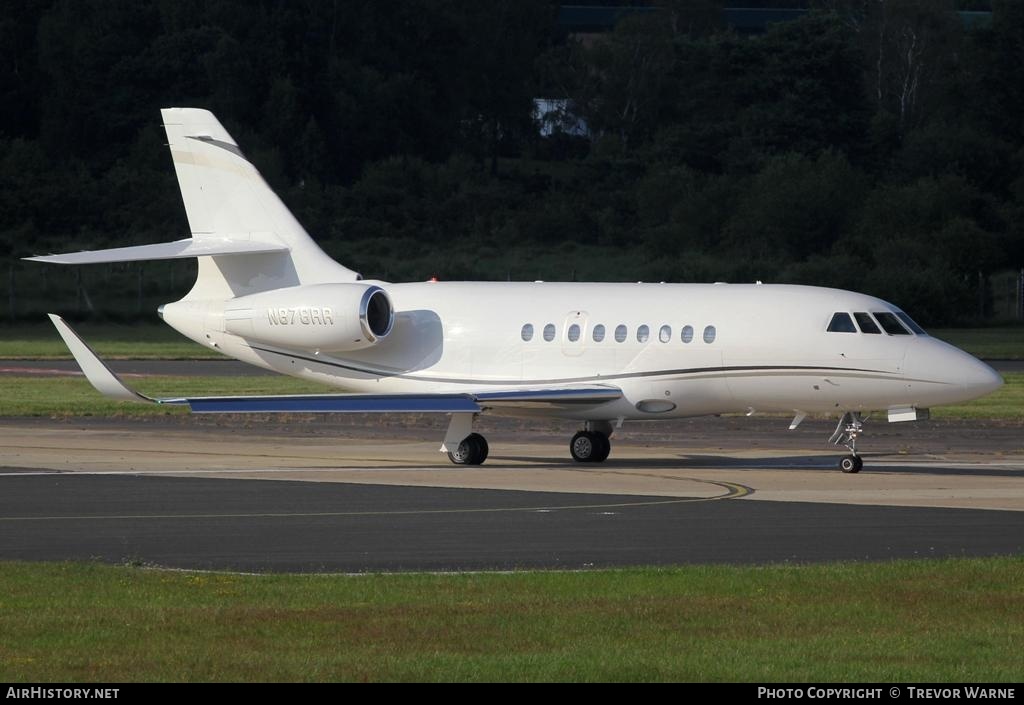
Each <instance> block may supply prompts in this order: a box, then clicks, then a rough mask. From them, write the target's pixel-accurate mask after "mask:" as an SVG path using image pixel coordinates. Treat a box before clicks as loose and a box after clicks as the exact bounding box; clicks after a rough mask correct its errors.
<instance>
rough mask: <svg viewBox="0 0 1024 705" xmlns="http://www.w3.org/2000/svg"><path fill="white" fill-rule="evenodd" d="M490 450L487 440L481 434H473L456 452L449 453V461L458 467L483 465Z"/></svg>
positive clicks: (464, 440) (460, 444)
mask: <svg viewBox="0 0 1024 705" xmlns="http://www.w3.org/2000/svg"><path fill="white" fill-rule="evenodd" d="M489 450H490V449H489V448H488V447H487V439H486V438H484V437H483V436H481V435H480V434H479V433H471V434H469V435H468V436H466V437H465V438H463V439H462V442H461V443H459V445H458V447H457V448H456V449H455V450H453V451H448V459H449V460H451V461H452V462H453V463H455V464H456V465H481V464H482V463H483V462H484V461H485V460H487V453H488V452H489Z"/></svg>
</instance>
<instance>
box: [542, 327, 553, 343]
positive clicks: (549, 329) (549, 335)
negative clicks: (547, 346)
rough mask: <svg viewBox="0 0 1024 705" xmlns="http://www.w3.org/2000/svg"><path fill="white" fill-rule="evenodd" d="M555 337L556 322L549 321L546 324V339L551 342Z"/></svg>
mask: <svg viewBox="0 0 1024 705" xmlns="http://www.w3.org/2000/svg"><path fill="white" fill-rule="evenodd" d="M554 339H555V324H554V323H548V324H547V325H546V326H544V340H546V341H548V342H549V343H550V342H551V341H552V340H554Z"/></svg>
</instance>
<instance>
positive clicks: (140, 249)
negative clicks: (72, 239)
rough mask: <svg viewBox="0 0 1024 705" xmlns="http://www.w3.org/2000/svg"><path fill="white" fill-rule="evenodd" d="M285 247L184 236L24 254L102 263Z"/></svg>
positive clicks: (40, 258) (41, 259) (62, 261)
mask: <svg viewBox="0 0 1024 705" xmlns="http://www.w3.org/2000/svg"><path fill="white" fill-rule="evenodd" d="M287 251H288V247H287V246H285V245H282V244H280V243H275V242H259V241H256V240H240V239H236V238H226V237H220V238H204V239H202V240H193V239H192V238H186V239H184V240H176V241H174V242H162V243H159V244H156V245H136V246H134V247H115V248H113V249H109V250H88V251H83V252H68V253H66V254H61V255H40V256H36V257H26V258H25V259H27V260H30V261H32V262H49V263H51V264H104V263H109V262H139V261H142V260H160V259H185V258H188V257H207V256H211V255H256V254H265V253H268V252H287Z"/></svg>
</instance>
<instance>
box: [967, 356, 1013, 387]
mask: <svg viewBox="0 0 1024 705" xmlns="http://www.w3.org/2000/svg"><path fill="white" fill-rule="evenodd" d="M962 354H963V355H964V357H965V358H968V359H966V360H964V362H963V363H961V369H962V373H961V376H960V383H961V384H962V385H963V387H964V391H965V392H969V393H970V394H972V395H974V396H978V397H980V396H984V395H986V394H989V393H990V392H994V391H995V390H997V389H999V388H1000V387H1002V386H1003V378H1002V377H1001V376H1000V375H999V373H998V372H996V371H995V370H993V369H992V368H991V367H990V366H988V365H986V364H985V363H984V362H982V361H981V360H979V359H978V358H976V357H974V356H973V355H968V354H967V353H962Z"/></svg>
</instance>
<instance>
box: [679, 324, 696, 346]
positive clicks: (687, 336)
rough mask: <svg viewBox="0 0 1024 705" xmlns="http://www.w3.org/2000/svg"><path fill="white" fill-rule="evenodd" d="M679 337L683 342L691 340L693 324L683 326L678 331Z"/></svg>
mask: <svg viewBox="0 0 1024 705" xmlns="http://www.w3.org/2000/svg"><path fill="white" fill-rule="evenodd" d="M679 338H680V339H681V340H682V341H683V342H684V343H689V342H692V341H693V326H683V330H682V331H681V332H680V333H679Z"/></svg>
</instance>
